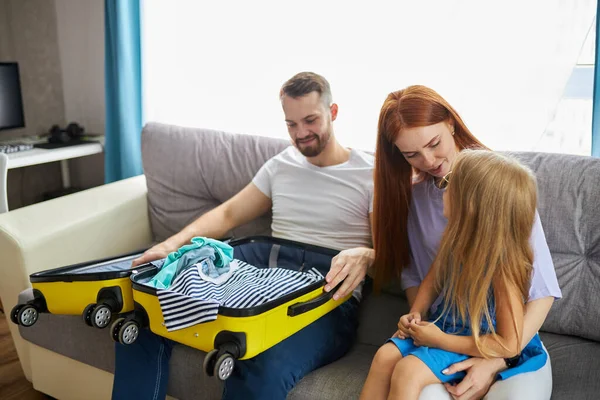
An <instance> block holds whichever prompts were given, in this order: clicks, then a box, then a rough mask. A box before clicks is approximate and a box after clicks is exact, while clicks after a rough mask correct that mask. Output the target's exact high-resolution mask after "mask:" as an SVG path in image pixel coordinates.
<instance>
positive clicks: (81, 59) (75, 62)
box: [55, 0, 106, 189]
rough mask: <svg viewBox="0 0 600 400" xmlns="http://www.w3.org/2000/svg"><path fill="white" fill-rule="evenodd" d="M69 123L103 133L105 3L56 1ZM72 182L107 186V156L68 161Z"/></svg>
mask: <svg viewBox="0 0 600 400" xmlns="http://www.w3.org/2000/svg"><path fill="white" fill-rule="evenodd" d="M55 5H56V25H57V31H58V48H59V54H60V62H61V70H62V81H63V95H64V103H65V120H66V123H69V122H77V123H79V124H80V125H82V126H83V127H84V128H85V131H86V133H88V134H102V135H103V134H104V133H105V132H104V129H105V110H106V108H105V101H104V97H105V96H104V93H105V91H104V1H103V0H84V1H80V0H55ZM69 166H70V170H71V183H72V185H73V186H75V187H79V188H84V189H85V188H90V187H94V186H98V185H101V184H103V183H104V154H97V155H94V156H89V157H82V158H78V159H74V160H71V161H69Z"/></svg>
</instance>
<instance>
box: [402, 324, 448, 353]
mask: <svg viewBox="0 0 600 400" xmlns="http://www.w3.org/2000/svg"><path fill="white" fill-rule="evenodd" d="M408 333H409V335H410V337H412V338H413V341H414V342H415V345H417V346H427V347H437V348H440V342H441V341H442V340H443V339H444V335H445V333H444V332H442V330H441V329H440V328H438V326H437V325H436V324H434V323H431V322H419V323H417V322H415V321H412V322H411V323H410V326H409V328H408Z"/></svg>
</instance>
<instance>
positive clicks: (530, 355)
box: [388, 300, 548, 383]
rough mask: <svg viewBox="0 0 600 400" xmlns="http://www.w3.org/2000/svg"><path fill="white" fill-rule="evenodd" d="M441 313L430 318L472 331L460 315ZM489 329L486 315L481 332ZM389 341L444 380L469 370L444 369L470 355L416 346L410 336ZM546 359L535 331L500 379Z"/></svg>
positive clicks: (447, 328) (451, 330)
mask: <svg viewBox="0 0 600 400" xmlns="http://www.w3.org/2000/svg"><path fill="white" fill-rule="evenodd" d="M490 303H491V308H490V316H491V317H492V321H493V322H494V326H495V325H496V315H495V313H494V307H493V300H492V301H491V302H490ZM441 308H443V307H442V306H441V305H440V306H439V307H438V310H440V309H441ZM440 311H441V310H440ZM439 316H440V314H439V313H438V312H435V313H434V314H433V315H432V317H431V318H429V321H430V322H433V321H435V320H436V319H437V321H436V322H435V324H436V325H437V326H438V327H439V328H440V329H441V330H442V331H443V332H445V333H448V334H455V335H461V336H470V335H472V331H471V328H470V326H469V323H468V322H463V321H460V320H459V318H456V323H454V318H453V316H452V313H451V312H446V313H445V314H444V315H442V317H441V318H439V319H438V317H439ZM489 331H490V330H489V326H488V324H487V322H486V321H485V318H484V321H483V322H482V324H481V334H485V333H486V332H489ZM388 342H392V343H394V344H395V345H396V346H397V347H398V349H399V350H400V353H402V357H406V356H408V355H413V356H415V357H417V358H419V359H420V360H421V361H423V362H424V363H425V364H426V365H427V366H428V367H429V369H431V371H432V372H433V373H434V374H435V376H436V377H437V378H438V379H439V380H440V381H441V382H442V383H446V382H459V381H461V380H462V379H463V378H464V377H465V376H466V372H464V371H461V372H457V373H455V374H452V375H444V374H443V373H442V371H443V370H445V369H446V368H448V367H450V366H451V365H452V364H456V363H457V362H460V361H464V360H466V359H468V358H471V356H468V355H465V354H459V353H452V352H449V351H446V350H441V349H436V348H433V347H426V346H422V347H419V346H415V344H414V343H413V340H412V339H410V338H408V339H399V338H391V339H388ZM547 359H548V354H547V353H546V351H545V350H544V348H543V347H542V341H541V339H540V336H539V334H536V335H535V336H534V337H533V339H531V341H530V342H529V343H528V344H527V346H526V347H525V348H524V349H523V351H522V352H521V357H520V358H519V362H518V364H517V365H516V366H515V367H513V368H509V369H506V370H504V371H502V372H500V373H499V374H498V379H499V380H502V379H508V378H510V377H512V376H514V375H517V374H522V373H524V372H532V371H537V370H538V369H540V368H542V367H543V366H544V365H545V364H546V360H547Z"/></svg>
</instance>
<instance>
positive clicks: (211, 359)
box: [202, 349, 219, 376]
mask: <svg viewBox="0 0 600 400" xmlns="http://www.w3.org/2000/svg"><path fill="white" fill-rule="evenodd" d="M217 353H219V350H217V349H213V350H211V351H209V352H208V353H206V356H204V363H202V369H204V373H205V374H206V375H207V376H215V363H216V362H217Z"/></svg>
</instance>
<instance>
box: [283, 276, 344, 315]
mask: <svg viewBox="0 0 600 400" xmlns="http://www.w3.org/2000/svg"><path fill="white" fill-rule="evenodd" d="M343 282H344V281H342V282H340V283H339V284H338V285H337V286H336V287H334V288H333V290H331V291H329V292H323V294H321V295H319V296H317V297H315V298H314V299H311V300H308V301H303V302H301V303H296V304H292V305H291V306H289V307H288V312H287V315H288V316H290V317H295V316H297V315H300V314H304V313H306V312H309V311H311V310H314V309H315V308H318V307H321V306H322V305H323V304H325V303H327V302H328V301H329V299H331V298H332V297H333V294H334V293H335V292H336V291H337V290H338V289H339V288H340V286H342V283H343Z"/></svg>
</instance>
